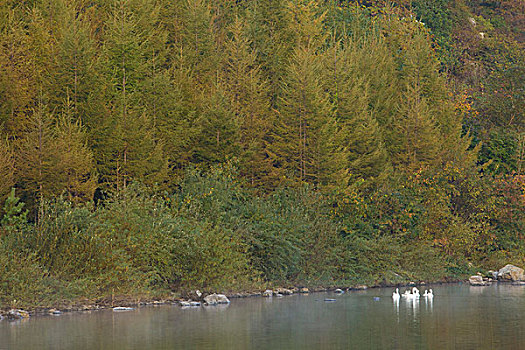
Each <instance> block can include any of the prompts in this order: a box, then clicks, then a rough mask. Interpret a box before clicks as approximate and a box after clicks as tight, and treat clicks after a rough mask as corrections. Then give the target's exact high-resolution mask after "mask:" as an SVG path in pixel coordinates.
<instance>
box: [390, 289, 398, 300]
mask: <svg viewBox="0 0 525 350" xmlns="http://www.w3.org/2000/svg"><path fill="white" fill-rule="evenodd" d="M392 299H393V300H394V301H396V300H399V288H396V290H395V291H394V293H392Z"/></svg>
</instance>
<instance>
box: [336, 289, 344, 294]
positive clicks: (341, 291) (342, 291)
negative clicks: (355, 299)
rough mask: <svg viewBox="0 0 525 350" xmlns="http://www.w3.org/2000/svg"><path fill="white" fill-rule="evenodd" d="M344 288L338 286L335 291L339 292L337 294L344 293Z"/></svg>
mask: <svg viewBox="0 0 525 350" xmlns="http://www.w3.org/2000/svg"><path fill="white" fill-rule="evenodd" d="M344 292H345V291H344V290H342V289H341V288H337V289H336V290H334V293H337V294H344Z"/></svg>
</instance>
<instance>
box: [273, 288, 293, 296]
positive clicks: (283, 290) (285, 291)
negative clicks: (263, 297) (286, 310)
mask: <svg viewBox="0 0 525 350" xmlns="http://www.w3.org/2000/svg"><path fill="white" fill-rule="evenodd" d="M276 292H277V293H278V294H282V295H292V294H293V291H292V290H291V289H286V288H277V290H276Z"/></svg>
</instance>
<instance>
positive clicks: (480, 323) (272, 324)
mask: <svg viewBox="0 0 525 350" xmlns="http://www.w3.org/2000/svg"><path fill="white" fill-rule="evenodd" d="M432 288H433V289H434V294H435V297H434V300H433V301H432V302H430V301H426V300H425V299H424V298H421V299H420V300H419V301H413V302H411V301H406V300H404V299H403V298H402V300H400V301H399V303H398V304H395V303H394V302H393V301H392V298H391V296H390V295H391V293H392V289H391V288H389V289H369V290H367V291H355V292H349V293H346V294H344V295H335V294H332V293H314V294H310V295H294V296H289V297H283V298H273V299H264V298H248V299H234V300H233V301H232V303H231V305H229V306H227V307H200V308H188V309H181V308H180V307H178V306H160V307H143V308H140V309H136V310H133V311H127V312H112V311H110V310H107V311H98V312H92V313H81V314H79V313H74V314H64V315H61V316H42V317H34V318H31V319H29V320H25V321H21V322H20V321H18V322H7V321H5V320H4V321H1V322H0V349H2V350H3V349H10V350H11V349H475V348H476V349H525V287H521V286H511V285H507V284H496V285H493V286H489V287H470V286H468V285H444V286H433V287H432ZM378 297H379V299H378ZM325 298H335V299H336V301H335V302H325V301H324V299H325Z"/></svg>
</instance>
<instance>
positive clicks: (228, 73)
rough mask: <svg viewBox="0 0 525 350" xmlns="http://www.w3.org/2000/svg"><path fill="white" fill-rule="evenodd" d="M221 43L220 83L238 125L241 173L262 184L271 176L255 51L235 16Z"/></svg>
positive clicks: (266, 110)
mask: <svg viewBox="0 0 525 350" xmlns="http://www.w3.org/2000/svg"><path fill="white" fill-rule="evenodd" d="M230 29H231V37H230V38H229V39H228V40H227V41H226V43H225V60H224V62H223V77H222V80H223V82H224V83H223V84H224V85H225V86H226V87H227V89H225V90H226V93H227V95H228V98H229V101H230V106H231V107H230V108H231V110H232V112H233V114H234V115H233V117H234V118H235V120H237V121H238V124H239V128H240V130H239V132H240V135H239V143H240V148H241V150H240V155H239V157H240V167H241V174H242V175H243V176H245V177H246V178H247V179H248V180H249V182H250V183H251V184H252V186H253V185H262V184H263V183H264V182H265V180H267V177H268V175H269V174H270V173H271V163H270V161H269V159H268V157H267V156H266V151H265V148H266V139H267V134H268V132H269V129H270V125H271V123H272V120H271V118H272V113H271V111H270V92H269V85H268V83H267V81H265V80H264V79H263V78H262V73H261V66H260V65H259V64H258V63H257V52H256V51H255V50H254V49H252V48H251V45H252V42H251V41H250V40H249V38H248V37H247V35H246V28H245V25H244V24H243V23H242V21H241V19H240V18H239V17H237V18H236V19H235V21H234V22H233V24H232V26H231V28H230Z"/></svg>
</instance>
